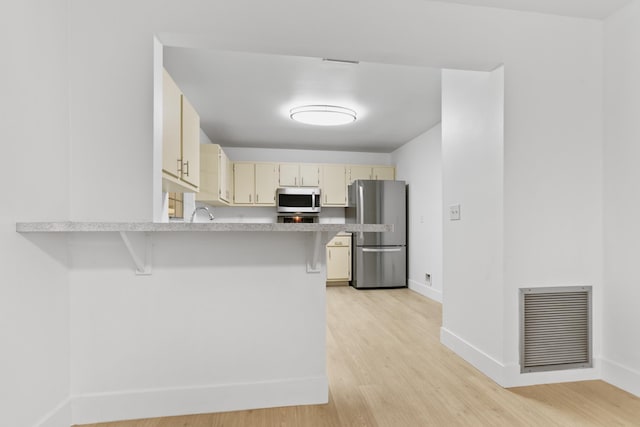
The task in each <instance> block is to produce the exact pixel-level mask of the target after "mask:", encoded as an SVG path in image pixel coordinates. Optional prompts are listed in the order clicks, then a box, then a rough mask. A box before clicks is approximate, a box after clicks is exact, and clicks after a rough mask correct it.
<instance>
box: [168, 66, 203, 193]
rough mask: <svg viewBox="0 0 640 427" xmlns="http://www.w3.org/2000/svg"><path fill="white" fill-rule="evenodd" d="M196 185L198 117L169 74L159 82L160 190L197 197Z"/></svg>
mask: <svg viewBox="0 0 640 427" xmlns="http://www.w3.org/2000/svg"><path fill="white" fill-rule="evenodd" d="M199 182H200V117H199V116H198V113H197V112H196V110H195V109H194V108H193V106H192V105H191V103H190V102H189V100H188V99H187V98H186V97H185V96H184V95H183V94H182V93H181V92H180V88H178V86H177V85H176V83H175V82H174V81H173V79H172V78H171V76H170V75H169V73H167V71H166V70H163V79H162V188H163V190H164V191H167V192H169V191H171V192H191V193H197V192H198V187H199Z"/></svg>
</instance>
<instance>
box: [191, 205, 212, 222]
mask: <svg viewBox="0 0 640 427" xmlns="http://www.w3.org/2000/svg"><path fill="white" fill-rule="evenodd" d="M200 209H202V210H205V211H207V213H208V214H209V221H213V219H214V218H215V217H214V216H213V214H212V213H211V212H210V211H209V208H208V207H206V206H200V207H197V208H195V209H194V210H193V213H192V214H191V222H193V220H194V219H196V213H198V211H199V210H200Z"/></svg>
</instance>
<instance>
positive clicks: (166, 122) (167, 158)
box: [162, 70, 182, 179]
mask: <svg viewBox="0 0 640 427" xmlns="http://www.w3.org/2000/svg"><path fill="white" fill-rule="evenodd" d="M181 98H182V93H181V92H180V89H179V88H178V86H177V85H176V83H175V82H174V81H173V79H172V78H171V76H170V75H169V73H167V70H164V71H163V78H162V172H164V173H165V174H168V175H170V176H173V177H175V178H176V179H180V170H181V169H182V151H181V150H182V148H181V142H180V133H181V126H182V124H181V120H182V118H181V116H182V114H181V109H182V107H181V102H182V101H181Z"/></svg>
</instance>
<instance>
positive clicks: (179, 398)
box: [72, 376, 329, 424]
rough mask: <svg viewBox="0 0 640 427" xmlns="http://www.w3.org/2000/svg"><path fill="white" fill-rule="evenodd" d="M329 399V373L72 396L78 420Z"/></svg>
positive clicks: (99, 419) (216, 410) (214, 410)
mask: <svg viewBox="0 0 640 427" xmlns="http://www.w3.org/2000/svg"><path fill="white" fill-rule="evenodd" d="M328 401H329V386H328V380H327V377H326V376H321V377H313V378H301V379H292V380H283V381H265V382H260V383H248V384H224V385H213V386H202V387H188V388H171V389H153V390H134V391H124V392H114V393H95V394H84V395H78V396H72V408H73V424H92V423H99V422H107V421H117V420H127V419H137V418H155V417H167V416H175V415H186V414H201V413H209V412H226V411H237V410H245V409H256V408H271V407H278V406H292V405H315V404H323V403H327V402H328Z"/></svg>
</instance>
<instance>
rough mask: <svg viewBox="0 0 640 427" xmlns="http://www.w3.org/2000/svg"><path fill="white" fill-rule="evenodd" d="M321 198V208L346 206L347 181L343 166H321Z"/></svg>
mask: <svg viewBox="0 0 640 427" xmlns="http://www.w3.org/2000/svg"><path fill="white" fill-rule="evenodd" d="M321 197H322V206H346V204H347V181H346V168H345V166H344V165H323V166H322V186H321Z"/></svg>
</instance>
